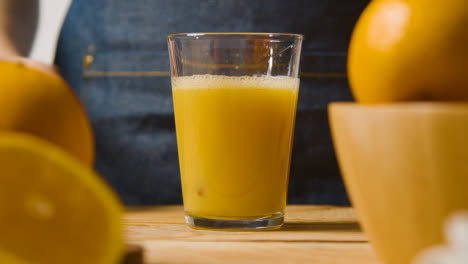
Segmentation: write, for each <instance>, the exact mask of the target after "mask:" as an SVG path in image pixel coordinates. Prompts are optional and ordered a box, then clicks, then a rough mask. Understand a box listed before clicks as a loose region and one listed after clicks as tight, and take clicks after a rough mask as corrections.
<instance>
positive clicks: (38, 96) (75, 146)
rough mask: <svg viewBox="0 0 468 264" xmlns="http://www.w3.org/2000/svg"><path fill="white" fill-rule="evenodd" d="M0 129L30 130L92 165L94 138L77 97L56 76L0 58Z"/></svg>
mask: <svg viewBox="0 0 468 264" xmlns="http://www.w3.org/2000/svg"><path fill="white" fill-rule="evenodd" d="M0 131H17V132H24V133H29V134H32V135H35V136H38V137H40V138H43V139H45V140H47V141H49V142H51V143H53V144H56V145H58V146H60V147H62V148H63V149H64V150H65V151H67V152H69V153H71V154H72V155H74V156H75V157H76V158H78V159H79V160H81V161H82V162H84V163H85V164H87V165H89V166H91V165H92V164H93V162H94V155H95V153H94V137H93V133H92V129H91V125H90V122H89V120H88V118H87V116H86V113H85V110H84V108H83V107H82V105H81V104H80V101H79V99H78V97H77V96H76V95H75V94H74V92H73V90H72V89H71V88H70V87H69V86H68V85H67V83H66V82H65V81H64V80H63V79H62V78H60V77H59V76H58V75H54V74H50V73H46V72H42V71H39V70H36V69H32V68H29V67H26V66H25V65H23V64H21V63H15V62H5V61H0Z"/></svg>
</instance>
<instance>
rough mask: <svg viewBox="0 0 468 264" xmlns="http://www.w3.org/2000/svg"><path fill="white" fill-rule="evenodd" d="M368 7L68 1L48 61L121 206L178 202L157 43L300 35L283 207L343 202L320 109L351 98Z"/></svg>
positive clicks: (220, 0)
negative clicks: (69, 89)
mask: <svg viewBox="0 0 468 264" xmlns="http://www.w3.org/2000/svg"><path fill="white" fill-rule="evenodd" d="M368 2H369V1H368V0H356V1H342V0H341V1H340V0H308V1H306V0H302V1H299V0H290V1H278V0H257V1H247V0H211V1H210V0H202V1H191V0H181V1H172V0H135V1H127V0H74V2H73V3H72V6H71V8H70V11H69V14H68V17H67V19H66V22H65V24H64V27H63V30H62V33H61V36H60V40H59V45H58V50H57V58H56V63H57V64H58V65H59V66H60V67H61V69H62V70H63V73H64V76H65V78H66V79H67V80H68V81H69V82H70V83H71V85H72V86H73V87H74V89H75V90H76V92H77V93H78V94H79V96H80V98H81V100H82V101H83V103H84V105H85V106H86V109H87V111H88V114H89V115H90V117H91V120H92V123H93V127H94V131H95V135H96V142H97V169H98V170H99V171H100V172H101V173H102V174H103V175H104V176H105V177H106V178H107V179H108V180H109V181H110V183H111V184H112V185H113V186H114V187H115V188H116V189H117V191H118V192H119V194H120V195H121V197H122V198H123V199H124V201H125V202H126V203H128V204H153V203H160V204H165V203H179V202H181V190H180V178H179V169H178V159H177V145H176V144H177V143H176V137H175V132H174V129H175V128H174V117H173V105H172V96H171V85H170V73H169V56H168V51H167V42H166V38H167V35H168V34H172V33H189V32H278V33H280V32H288V33H300V34H304V35H305V41H304V45H303V56H302V59H301V60H302V63H301V72H302V74H301V86H300V91H299V103H298V112H297V121H296V129H295V131H296V132H295V138H294V146H293V157H292V165H291V176H290V186H289V196H288V197H289V202H290V203H330V204H347V203H348V200H347V197H346V194H345V191H344V187H343V184H342V182H341V178H340V175H339V171H338V167H337V164H336V160H335V157H334V152H333V147H332V144H331V139H330V133H329V128H328V121H327V114H326V106H327V104H328V103H329V102H330V101H337V100H339V101H347V100H351V95H350V93H349V89H348V86H347V79H346V51H347V47H348V42H349V37H350V35H351V31H352V28H353V26H354V24H355V22H356V20H357V18H358V16H359V14H360V12H361V11H362V10H363V9H364V7H365V5H366V4H367V3H368Z"/></svg>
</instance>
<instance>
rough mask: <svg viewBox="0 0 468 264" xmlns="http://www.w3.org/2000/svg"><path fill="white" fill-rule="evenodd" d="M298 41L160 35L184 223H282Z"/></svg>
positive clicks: (222, 226)
mask: <svg viewBox="0 0 468 264" xmlns="http://www.w3.org/2000/svg"><path fill="white" fill-rule="evenodd" d="M302 38H303V37H302V35H298V34H270V33H196V34H174V35H170V36H168V44H169V53H170V58H171V74H172V93H173V100H174V113H175V121H176V133H177V145H178V152H179V163H180V173H181V181H182V192H183V200H184V210H185V214H186V222H187V224H188V225H190V226H191V227H194V228H205V229H227V230H239V229H248V230H249V229H275V228H279V227H280V226H281V225H282V224H283V218H284V209H285V206H286V196H287V187H288V178H289V168H290V160H291V148H292V142H293V134H294V133H293V132H294V122H295V115H296V106H297V96H298V90H299V59H300V52H301V44H302Z"/></svg>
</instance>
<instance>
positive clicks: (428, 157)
mask: <svg viewBox="0 0 468 264" xmlns="http://www.w3.org/2000/svg"><path fill="white" fill-rule="evenodd" d="M329 116H330V126H331V131H332V136H333V141H334V145H335V150H336V153H337V158H338V161H339V164H340V169H341V172H342V174H343V178H344V181H345V184H346V188H347V191H348V193H349V195H350V199H351V201H352V203H353V205H354V206H355V208H356V211H357V213H358V215H359V218H360V221H361V224H362V226H363V228H364V230H365V231H366V233H367V235H368V237H369V239H370V241H371V243H372V245H373V247H374V249H375V251H376V253H377V255H379V257H380V258H381V259H382V260H384V261H385V263H387V264H409V263H411V259H412V258H413V257H414V256H415V255H416V254H417V253H419V252H420V251H421V250H422V249H424V248H427V247H429V246H431V245H434V244H439V243H442V242H443V241H442V240H443V239H442V227H443V223H444V221H445V220H446V218H447V216H448V215H450V214H451V213H452V212H454V211H457V210H467V209H468V104H457V103H399V104H388V105H359V104H354V103H333V104H331V105H330V106H329Z"/></svg>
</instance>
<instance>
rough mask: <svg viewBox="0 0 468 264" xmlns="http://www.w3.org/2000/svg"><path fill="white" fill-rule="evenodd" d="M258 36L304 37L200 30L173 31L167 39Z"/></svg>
mask: <svg viewBox="0 0 468 264" xmlns="http://www.w3.org/2000/svg"><path fill="white" fill-rule="evenodd" d="M236 36H238V37H247V36H248V37H253V38H255V37H258V38H263V39H281V38H288V39H297V40H302V39H304V35H302V34H296V33H261V32H200V33H175V34H170V35H168V36H167V39H168V40H174V39H176V38H180V39H208V38H213V37H219V38H223V37H236Z"/></svg>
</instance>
